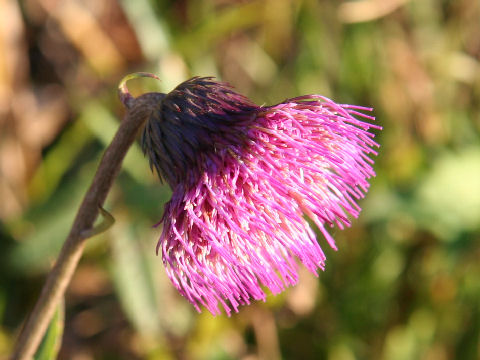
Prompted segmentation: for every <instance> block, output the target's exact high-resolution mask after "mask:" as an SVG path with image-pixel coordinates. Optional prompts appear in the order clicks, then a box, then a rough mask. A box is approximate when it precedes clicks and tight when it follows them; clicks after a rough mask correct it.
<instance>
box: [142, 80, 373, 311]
mask: <svg viewBox="0 0 480 360" xmlns="http://www.w3.org/2000/svg"><path fill="white" fill-rule="evenodd" d="M369 110H371V109H369V108H364V107H360V106H353V105H339V104H336V103H334V102H333V101H331V100H329V99H327V98H325V97H323V96H319V95H307V96H301V97H297V98H293V99H288V100H286V101H284V102H283V103H280V104H278V105H275V106H257V105H255V104H253V103H252V102H251V101H250V100H248V99H247V98H245V97H244V96H242V95H239V94H237V93H236V92H234V91H233V90H232V88H231V87H230V86H228V85H227V84H224V83H219V82H217V81H215V80H214V79H213V78H193V79H190V80H188V81H186V82H184V83H182V84H180V85H179V86H178V87H177V88H175V89H174V90H173V91H172V92H170V93H169V94H167V95H166V96H165V98H164V99H163V100H162V101H161V103H160V104H159V106H158V109H157V110H156V111H155V112H154V113H152V115H151V116H150V118H149V119H148V120H147V123H146V126H145V130H144V132H143V136H142V146H143V149H144V151H145V153H146V154H147V155H148V156H149V158H150V164H151V166H152V167H154V168H155V169H156V170H157V172H158V174H159V175H160V176H161V178H163V179H164V180H165V181H166V182H167V183H168V184H169V185H170V186H171V188H172V191H173V194H172V198H171V200H170V201H169V202H168V203H167V204H166V206H165V212H164V215H163V217H162V219H161V221H160V223H159V224H163V231H162V234H161V236H160V240H159V242H158V245H157V252H158V251H161V252H162V256H163V262H164V265H165V267H166V272H167V274H168V276H169V278H170V279H171V281H172V283H173V284H174V285H175V287H176V288H177V289H178V290H179V291H180V293H181V294H182V295H183V296H185V297H186V298H187V299H188V300H189V301H190V302H191V303H192V304H193V305H194V306H195V307H196V309H197V310H198V311H200V305H203V306H205V307H206V308H207V309H208V310H209V311H210V312H211V313H213V314H218V313H220V312H221V310H220V308H219V305H221V306H223V308H224V309H225V311H226V312H227V313H228V314H230V312H231V309H233V310H235V311H238V307H239V305H242V304H249V303H250V301H251V300H252V299H254V300H260V299H261V300H265V298H266V294H265V292H264V289H265V288H268V289H269V290H270V291H271V292H272V293H274V294H277V293H279V292H281V291H283V290H284V289H285V288H286V287H287V286H290V285H294V284H295V283H296V282H297V281H298V275H297V268H298V263H297V259H298V260H300V262H302V263H303V264H304V266H306V267H307V269H308V270H310V271H311V272H312V273H314V274H317V271H318V269H323V268H324V266H325V260H326V258H325V255H324V253H323V251H322V249H321V247H320V246H319V244H318V242H317V240H316V236H315V233H314V231H313V230H312V229H311V227H310V226H309V224H308V223H307V221H306V220H305V218H304V215H306V216H307V217H308V218H310V219H311V220H312V221H313V222H314V223H315V224H316V226H317V227H318V229H319V230H320V232H321V233H322V234H323V236H324V237H325V239H326V240H327V243H328V244H329V245H330V246H331V247H332V248H334V249H336V246H335V242H334V240H333V238H332V237H331V236H330V234H329V233H328V231H327V230H326V227H333V226H334V225H337V226H338V227H339V228H340V229H342V228H343V227H344V226H345V225H347V226H348V225H350V221H349V219H348V215H351V216H353V217H357V216H358V214H359V212H360V207H359V206H358V205H357V203H356V201H357V200H358V199H360V198H362V197H363V196H364V194H365V192H366V191H367V189H368V187H369V184H368V181H367V180H368V178H370V177H372V176H374V175H375V173H374V171H373V169H372V166H371V165H372V163H373V161H372V160H371V159H370V158H369V156H368V155H369V154H374V155H375V154H376V152H375V151H374V150H373V148H374V147H376V146H378V144H376V143H375V142H374V141H373V137H374V135H373V134H372V133H370V132H369V129H371V128H377V129H379V127H378V126H375V125H372V124H369V123H367V122H364V121H360V120H358V119H357V118H356V117H363V118H367V119H371V120H373V117H371V116H368V115H365V114H362V113H361V112H360V111H369ZM355 116H356V117H355Z"/></svg>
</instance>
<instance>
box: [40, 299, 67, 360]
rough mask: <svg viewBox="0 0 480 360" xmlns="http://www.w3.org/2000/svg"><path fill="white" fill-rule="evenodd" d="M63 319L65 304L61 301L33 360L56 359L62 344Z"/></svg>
mask: <svg viewBox="0 0 480 360" xmlns="http://www.w3.org/2000/svg"><path fill="white" fill-rule="evenodd" d="M64 319H65V304H64V301H63V299H62V301H61V302H60V304H59V305H58V307H57V310H56V311H55V315H54V316H53V318H52V321H51V322H50V325H49V326H48V329H47V332H46V333H45V336H44V337H43V340H42V342H41V343H40V347H39V348H38V350H37V352H36V353H35V356H34V359H35V360H52V359H56V358H57V355H58V352H59V351H60V345H61V344H62V335H63V328H64Z"/></svg>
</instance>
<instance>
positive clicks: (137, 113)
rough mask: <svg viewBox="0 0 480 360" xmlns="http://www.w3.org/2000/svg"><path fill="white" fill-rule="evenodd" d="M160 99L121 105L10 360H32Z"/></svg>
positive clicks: (151, 97)
mask: <svg viewBox="0 0 480 360" xmlns="http://www.w3.org/2000/svg"><path fill="white" fill-rule="evenodd" d="M163 97H164V94H160V93H147V94H144V95H142V96H139V97H138V98H132V97H130V98H129V101H128V102H124V103H125V105H126V106H127V107H128V111H127V114H126V115H125V117H124V119H123V120H122V122H121V124H120V127H119V128H118V131H117V133H116V134H115V137H114V138H113V140H112V142H111V144H110V145H109V146H108V148H107V150H106V151H105V154H104V155H103V157H102V160H101V161H100V165H99V166H98V169H97V172H96V173H95V177H94V178H93V181H92V184H91V185H90V188H89V189H88V191H87V193H86V194H85V197H84V198H83V201H82V204H81V205H80V208H79V210H78V212H77V215H76V217H75V220H74V222H73V225H72V228H71V230H70V233H69V235H68V237H67V238H66V240H65V243H64V245H63V247H62V249H61V251H60V254H59V256H58V259H57V262H56V263H55V265H54V267H53V268H52V270H51V271H50V273H49V275H48V277H47V280H46V282H45V285H44V286H43V289H42V292H41V294H40V297H39V299H38V300H37V303H36V305H35V308H34V309H33V311H32V313H31V315H30V317H29V318H28V321H27V322H26V324H25V326H24V328H23V330H22V332H21V333H20V336H19V337H18V340H17V343H16V345H15V349H14V352H13V355H12V357H11V358H12V359H13V360H27V359H32V358H33V355H34V354H35V352H36V350H37V348H38V346H39V344H40V342H41V340H42V338H43V336H44V334H45V332H46V330H47V328H48V325H49V323H50V321H51V319H52V317H53V314H54V312H55V309H56V307H57V306H58V304H59V302H60V300H61V299H62V298H63V295H64V294H65V290H66V288H67V286H68V284H69V283H70V281H71V279H72V276H73V273H74V271H75V269H76V267H77V264H78V261H79V260H80V257H81V256H82V253H83V249H84V246H85V240H86V239H87V238H88V237H89V236H91V234H92V231H91V230H92V229H93V224H94V222H95V219H96V218H97V216H98V213H99V209H100V207H101V206H102V205H103V203H104V201H105V199H106V197H107V194H108V191H109V190H110V187H111V186H112V184H113V180H114V179H115V177H116V176H117V174H118V172H119V170H120V167H121V164H122V160H123V158H124V157H125V155H126V153H127V150H128V148H129V147H130V145H131V144H132V143H133V141H134V140H135V137H136V135H137V133H138V130H139V129H140V127H141V126H142V124H143V123H144V122H145V120H146V119H147V117H148V116H149V115H150V113H151V112H152V111H154V110H155V109H156V108H157V107H158V106H159V103H160V100H161V99H162V98H163Z"/></svg>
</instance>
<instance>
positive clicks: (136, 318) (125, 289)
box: [110, 221, 160, 337]
mask: <svg viewBox="0 0 480 360" xmlns="http://www.w3.org/2000/svg"><path fill="white" fill-rule="evenodd" d="M120 224H122V222H121V221H119V223H118V226H116V227H115V228H114V229H113V230H112V233H113V234H114V235H113V238H114V240H113V241H112V242H111V246H112V255H113V256H112V263H111V266H110V270H111V273H112V279H113V282H114V285H115V289H116V292H117V294H118V297H119V299H120V302H121V303H122V306H123V308H124V310H125V313H126V315H127V316H128V318H129V319H130V321H131V322H132V323H133V325H134V326H135V327H136V328H137V330H138V331H139V332H140V333H142V334H143V335H144V336H147V337H148V336H155V335H156V334H159V332H160V316H159V313H158V298H157V291H158V290H157V286H156V281H155V280H156V279H155V275H154V273H153V269H152V266H151V264H152V260H153V259H152V258H153V253H154V252H153V251H152V250H151V249H149V251H148V252H147V251H146V250H145V249H143V248H142V246H141V244H140V243H139V241H138V239H136V236H135V234H134V231H133V229H131V228H129V227H123V228H121V226H120Z"/></svg>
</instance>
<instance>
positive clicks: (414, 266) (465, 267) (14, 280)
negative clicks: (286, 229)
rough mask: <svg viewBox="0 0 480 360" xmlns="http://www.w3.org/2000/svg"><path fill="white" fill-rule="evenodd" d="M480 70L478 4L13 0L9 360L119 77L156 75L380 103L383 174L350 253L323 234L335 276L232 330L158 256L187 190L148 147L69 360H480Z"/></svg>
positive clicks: (111, 200)
mask: <svg viewBox="0 0 480 360" xmlns="http://www.w3.org/2000/svg"><path fill="white" fill-rule="evenodd" d="M479 60H480V9H479V2H478V1H473V0H411V1H408V0H378V1H375V0H357V1H338V0H298V1H293V0H291V1H289V0H265V1H241V0H239V1H233V0H206V1H198V0H178V1H173V0H170V1H167V0H136V1H129V0H103V1H95V0H84V1H82V0H63V1H60V0H22V1H16V0H0V238H1V241H0V324H1V325H0V358H1V357H2V355H3V356H6V355H7V354H9V352H10V351H11V349H12V346H13V343H14V341H15V338H16V336H17V334H18V331H19V329H20V326H21V323H22V321H23V319H24V318H25V316H26V315H27V314H28V313H29V311H30V310H31V309H32V307H33V305H34V303H35V300H36V299H37V296H38V295H39V292H40V289H41V286H42V285H43V282H44V279H45V276H46V274H47V272H48V270H49V269H50V267H51V266H52V264H53V262H54V260H55V258H56V255H57V253H58V251H59V248H60V246H61V244H62V242H63V240H64V239H65V237H66V235H67V232H68V230H69V227H70V225H71V223H72V220H73V216H74V214H75V212H76V210H77V208H78V206H79V204H80V200H81V197H82V195H83V194H84V192H85V190H86V189H87V187H88V185H89V183H90V181H91V179H92V176H93V174H94V172H95V169H96V166H97V164H98V162H99V159H100V157H101V154H102V151H103V150H104V149H105V147H106V146H107V144H108V143H109V141H110V140H111V138H112V136H113V134H114V132H115V131H116V129H117V127H118V121H119V120H120V119H121V118H122V116H123V114H124V110H123V107H122V105H121V104H120V102H119V101H118V99H117V93H116V87H117V84H118V82H119V81H120V79H121V78H122V77H123V76H124V75H126V74H128V73H131V72H134V71H149V72H153V73H156V74H157V75H158V76H159V77H160V78H161V79H162V81H161V82H157V81H155V80H153V79H141V80H135V81H131V82H130V83H129V87H130V89H132V92H133V93H134V94H140V93H143V92H146V91H162V92H167V91H169V90H171V89H172V88H173V87H174V86H176V85H177V84H178V83H180V82H182V81H183V80H186V79H187V78H189V77H191V76H194V75H204V76H206V75H214V76H217V77H218V78H220V79H222V80H224V81H227V82H229V83H230V84H232V85H233V86H235V87H236V89H237V90H238V91H239V92H241V93H243V94H245V95H248V96H249V97H251V98H252V99H253V100H254V101H255V102H257V103H258V104H275V103H278V102H280V101H282V100H284V99H286V98H289V97H294V96H299V95H303V94H309V93H318V94H323V95H326V96H328V97H331V98H333V99H334V100H336V101H337V102H341V103H352V104H358V105H365V106H372V107H374V108H375V116H376V117H377V123H378V124H379V125H382V126H383V127H384V130H383V131H382V132H377V135H378V136H377V141H378V142H379V143H380V144H381V149H380V155H379V157H378V158H376V159H375V161H376V164H375V169H376V171H377V174H378V175H377V177H376V178H375V179H373V180H372V187H371V190H370V192H369V194H368V196H367V198H366V199H364V200H362V201H361V206H362V208H363V209H364V210H363V212H362V214H361V216H360V218H359V219H358V220H354V221H353V226H352V227H351V228H349V229H347V230H345V231H338V230H334V231H333V232H332V235H333V236H334V237H335V239H336V241H337V244H338V247H339V251H338V252H334V251H332V250H330V249H329V248H328V246H327V244H326V243H325V241H324V240H323V239H321V237H319V239H320V242H321V245H322V247H323V248H324V249H325V250H326V254H327V257H328V261H327V268H326V271H325V272H323V273H321V274H320V276H319V278H316V277H314V276H313V275H311V274H308V273H306V272H305V271H303V272H302V274H301V281H300V283H299V284H298V285H297V286H296V287H294V288H290V289H289V290H287V291H286V292H284V293H282V294H281V295H279V296H273V295H270V296H269V297H268V301H267V302H266V303H255V304H253V305H251V306H248V307H244V308H242V309H241V311H240V313H239V314H235V315H233V316H232V317H231V318H228V317H227V316H225V315H223V316H219V317H216V318H214V317H213V316H212V315H210V314H209V313H206V312H203V313H202V314H198V313H196V312H195V311H194V309H193V307H192V306H191V305H190V304H189V303H188V302H187V301H186V300H185V299H183V298H182V297H181V296H179V295H178V294H177V292H176V290H175V289H174V288H173V286H172V285H171V284H170V283H169V281H168V279H167V278H166V275H165V272H164V270H163V266H162V264H161V259H160V258H159V257H156V256H155V245H156V242H157V238H158V237H159V235H160V229H154V228H153V227H152V226H153V225H154V224H155V223H157V222H158V220H159V219H160V217H161V215H162V211H163V205H164V203H165V202H166V201H167V200H168V198H169V195H170V190H169V189H168V188H167V187H164V186H161V185H160V184H159V182H158V180H157V179H156V178H155V176H153V175H152V174H151V173H150V170H149V167H148V161H147V160H146V159H144V157H143V154H142V153H141V150H140V148H139V146H138V144H135V146H134V147H132V148H131V150H130V152H129V154H128V156H127V158H126V160H125V163H124V167H123V171H122V173H121V174H120V176H119V178H118V179H117V181H116V182H115V185H114V187H113V188H112V190H111V192H110V195H109V197H108V201H107V204H106V206H105V207H106V209H108V210H109V211H110V212H111V213H112V215H113V216H114V217H115V219H116V223H115V224H114V226H113V227H112V228H111V229H110V230H108V231H107V232H106V233H104V234H102V235H100V236H98V237H96V238H94V239H91V240H89V242H88V246H87V249H86V252H85V254H84V257H83V258H82V260H81V263H80V265H79V268H78V269H77V271H76V273H75V276H74V279H73V281H72V283H71V286H70V287H69V289H68V292H67V294H66V297H65V312H64V314H63V315H62V314H60V315H59V316H58V317H57V318H56V319H57V320H56V321H57V325H58V326H57V327H56V328H53V330H54V331H52V332H50V334H51V335H52V334H53V335H52V336H53V337H52V338H53V339H54V340H55V337H57V338H58V337H59V336H61V329H62V324H63V321H62V316H64V318H65V322H64V324H65V328H64V333H63V340H62V345H61V349H60V352H59V359H73V360H89V359H218V360H220V359H244V360H255V359H274V360H275V359H328V360H353V359H388V360H390V359H393V360H396V359H398V360H401V359H427V360H444V359H479V358H480V345H479V344H480V101H479V100H480V63H479ZM55 334H56V335H55ZM54 342H55V341H54ZM57 343H58V340H57Z"/></svg>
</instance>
